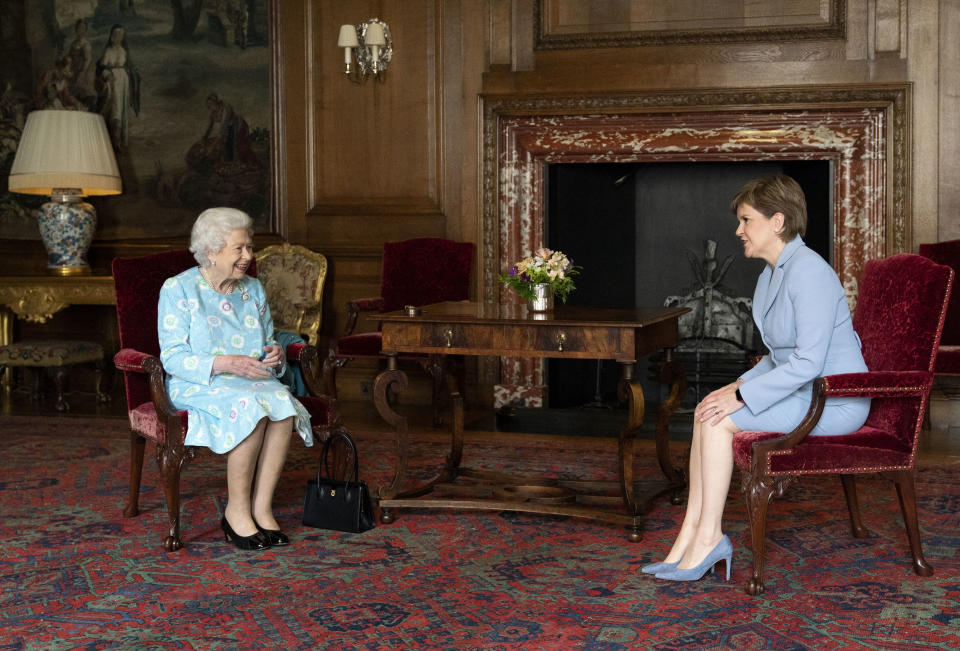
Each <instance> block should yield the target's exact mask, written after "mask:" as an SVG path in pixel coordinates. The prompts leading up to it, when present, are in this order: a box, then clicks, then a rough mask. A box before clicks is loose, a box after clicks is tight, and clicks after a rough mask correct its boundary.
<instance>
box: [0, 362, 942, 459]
mask: <svg viewBox="0 0 960 651" xmlns="http://www.w3.org/2000/svg"><path fill="white" fill-rule="evenodd" d="M947 380H953V378H948V379H947ZM956 380H957V382H952V381H947V382H940V381H939V380H938V385H937V387H936V389H935V391H934V393H933V395H932V396H931V401H930V410H929V411H930V421H931V424H932V427H931V428H930V429H926V430H924V431H923V432H922V433H921V439H920V457H921V458H924V457H928V456H929V457H935V458H943V457H950V458H956V459H957V460H958V462H960V378H956ZM112 395H113V400H112V402H110V403H106V404H100V403H97V401H96V400H95V399H94V397H93V395H92V393H87V392H80V391H75V392H71V393H70V394H68V396H67V398H68V401H69V402H70V405H71V408H70V411H68V412H57V411H56V410H55V409H54V406H53V405H54V399H53V398H52V397H49V396H48V397H46V398H45V399H43V400H40V401H35V400H31V398H30V396H29V395H28V394H27V393H26V392H25V391H22V390H16V391H12V390H10V389H9V388H6V387H4V388H2V389H0V399H2V404H0V415H7V414H10V415H18V416H38V417H47V416H68V417H76V418H91V417H94V418H117V419H124V420H125V419H126V418H127V411H126V404H125V403H126V401H125V398H124V394H123V390H122V388H121V387H119V386H115V387H114V390H113V392H112ZM402 411H403V413H404V414H405V415H407V417H408V418H409V428H410V431H411V432H416V433H420V434H423V435H427V436H431V437H432V436H436V437H438V438H445V436H446V430H444V429H440V430H438V429H435V428H433V427H432V426H431V425H430V410H429V409H418V408H415V407H406V408H403V410H402ZM341 412H342V414H343V420H344V423H345V424H346V425H347V427H348V428H355V429H363V430H371V429H374V430H375V429H378V428H382V429H384V430H388V429H389V428H388V426H387V425H386V424H385V423H384V422H383V420H382V419H381V418H380V416H379V414H377V412H376V409H374V406H373V403H372V401H370V402H366V401H362V402H360V401H357V402H352V401H347V402H342V403H341ZM647 420H648V421H650V420H652V419H651V418H649V417H648V419H647ZM464 422H465V428H466V430H467V431H468V436H470V437H475V438H498V439H500V438H509V437H513V436H531V434H513V433H509V432H498V431H497V426H496V418H495V415H494V414H493V413H492V411H491V410H489V409H477V408H473V409H468V411H467V413H466V415H465V418H464ZM674 422H676V423H677V426H676V427H675V428H674V429H676V430H677V431H680V432H682V431H683V429H684V428H685V427H689V425H688V424H685V422H684V416H675V421H674ZM651 426H652V425H651ZM688 431H689V430H688ZM543 434H549V432H543ZM611 436H615V431H611ZM673 438H674V440H675V438H676V437H673Z"/></svg>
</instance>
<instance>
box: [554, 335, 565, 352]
mask: <svg viewBox="0 0 960 651" xmlns="http://www.w3.org/2000/svg"><path fill="white" fill-rule="evenodd" d="M556 341H557V352H558V353H562V352H563V345H564V344H565V343H567V333H565V332H558V333H557V337H556Z"/></svg>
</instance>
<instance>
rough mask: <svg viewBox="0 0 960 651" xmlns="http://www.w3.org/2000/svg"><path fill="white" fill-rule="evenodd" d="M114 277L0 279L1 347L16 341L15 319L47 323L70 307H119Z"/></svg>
mask: <svg viewBox="0 0 960 651" xmlns="http://www.w3.org/2000/svg"><path fill="white" fill-rule="evenodd" d="M116 304H117V298H116V294H115V292H114V289H113V276H110V275H93V276H43V275H31V276H2V277H0V345H6V344H9V343H11V342H12V341H13V319H14V318H20V319H23V320H24V321H29V322H31V323H45V322H46V321H47V319H49V318H50V317H52V316H53V315H54V314H56V313H57V312H59V311H60V310H62V309H64V308H66V307H69V306H70V305H116Z"/></svg>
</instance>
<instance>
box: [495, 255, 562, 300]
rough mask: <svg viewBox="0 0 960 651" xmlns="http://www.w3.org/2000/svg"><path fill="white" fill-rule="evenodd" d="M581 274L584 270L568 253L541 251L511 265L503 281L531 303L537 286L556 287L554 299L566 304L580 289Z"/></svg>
mask: <svg viewBox="0 0 960 651" xmlns="http://www.w3.org/2000/svg"><path fill="white" fill-rule="evenodd" d="M579 273H580V267H575V266H574V265H573V260H571V259H570V258H568V257H567V256H566V255H565V254H564V253H561V252H560V251H551V250H550V249H547V248H539V249H537V251H536V252H535V253H534V254H533V255H532V256H530V257H529V258H524V259H523V260H521V261H520V262H518V263H516V264H514V265H511V266H510V268H509V269H507V273H506V274H500V276H499V280H500V282H502V283H504V284H505V285H507V286H509V287H512V288H513V289H514V290H515V291H516V292H517V293H518V294H520V296H522V297H523V298H525V299H527V300H528V301H532V300H533V298H534V292H533V286H534V285H539V284H541V283H546V284H548V285H550V286H551V287H552V288H553V294H554V296H556V297H557V298H559V299H560V300H561V301H563V302H564V303H566V302H567V295H568V294H569V293H570V292H572V291H573V290H574V289H576V286H575V285H574V284H573V277H574V276H576V275H577V274H579Z"/></svg>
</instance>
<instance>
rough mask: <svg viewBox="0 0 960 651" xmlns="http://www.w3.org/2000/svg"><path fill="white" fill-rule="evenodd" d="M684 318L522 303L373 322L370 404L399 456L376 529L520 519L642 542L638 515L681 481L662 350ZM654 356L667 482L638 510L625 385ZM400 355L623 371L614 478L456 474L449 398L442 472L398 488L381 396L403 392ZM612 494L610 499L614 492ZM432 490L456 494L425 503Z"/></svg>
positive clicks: (401, 433)
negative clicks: (578, 520) (404, 517)
mask: <svg viewBox="0 0 960 651" xmlns="http://www.w3.org/2000/svg"><path fill="white" fill-rule="evenodd" d="M687 311H688V308H663V307H655V308H637V309H631V310H621V309H609V308H584V307H565V306H564V307H558V308H557V309H556V311H555V312H550V313H533V312H529V311H528V310H527V307H526V306H525V305H496V304H488V303H468V302H461V303H438V304H435V305H428V306H425V307H423V308H422V310H421V313H420V314H418V315H417V316H409V315H407V313H406V312H405V311H402V310H401V311H396V312H387V313H384V314H378V315H375V316H372V317H371V318H374V319H376V320H379V321H380V325H381V332H382V335H383V347H382V350H383V354H384V355H386V356H387V369H386V370H385V371H383V372H382V373H380V375H378V376H377V379H376V382H375V384H374V403H375V404H376V407H377V411H379V413H380V415H381V416H382V417H383V419H384V420H386V421H387V422H388V423H389V424H391V425H392V426H393V427H394V429H395V430H396V435H397V448H398V450H397V451H398V460H397V467H396V470H395V473H394V477H393V480H392V482H391V483H390V485H389V486H383V487H381V488H380V490H379V496H380V507H381V516H380V519H381V521H382V522H384V523H390V522H393V520H394V518H395V515H394V509H395V508H398V507H408V508H458V509H481V510H495V511H523V512H528V513H546V514H555V515H568V516H575V517H584V518H590V519H595V520H601V521H605V522H612V523H616V524H623V525H626V526H627V527H628V528H629V535H628V538H629V539H630V540H631V541H634V542H636V541H639V540H641V539H642V538H643V533H642V519H643V513H644V512H645V511H646V510H649V507H650V505H651V504H652V502H653V500H654V499H655V498H656V497H657V496H659V495H662V494H663V493H664V492H671V493H672V496H673V500H674V502H677V501H678V499H679V492H680V489H681V488H682V487H683V485H684V481H683V477H682V474H681V473H680V472H679V471H678V470H677V469H676V468H674V467H673V463H672V460H671V457H670V453H669V429H668V428H669V419H670V415H671V414H672V413H673V412H674V411H675V410H676V408H677V406H678V405H679V403H680V399H681V398H682V396H683V393H684V392H685V391H686V380H685V377H684V373H683V370H682V369H681V368H680V366H679V364H678V363H677V362H675V361H673V359H672V356H671V351H672V348H673V346H675V345H676V344H677V338H678V329H677V319H678V318H679V317H680V315H681V314H684V313H685V312H687ZM658 350H663V351H665V355H664V360H665V361H664V363H663V365H662V366H661V369H660V381H661V382H663V383H666V384H668V385H670V387H671V391H670V396H669V398H668V399H667V400H666V401H665V402H664V403H663V405H661V407H660V410H659V413H658V419H657V430H656V450H657V459H658V461H659V464H660V469H661V471H662V472H663V475H664V478H665V480H666V481H665V483H664V484H663V486H662V487H661V488H660V490H658V491H657V492H656V493H655V494H654V495H652V496H650V497H649V498H648V499H647V500H646V502H645V503H643V504H641V502H640V500H639V498H638V491H637V486H636V482H635V481H634V479H633V439H634V436H635V435H636V432H637V431H638V430H639V428H640V425H641V424H642V421H643V413H644V401H643V391H642V389H641V387H640V385H639V384H638V383H635V382H634V381H633V371H634V365H635V364H636V362H637V360H638V359H639V358H640V357H642V356H644V355H647V354H649V353H652V352H654V351H658ZM405 353H425V354H427V355H431V356H444V355H483V356H503V357H557V358H580V359H613V360H616V361H617V362H619V363H620V365H621V369H622V377H621V380H620V384H619V387H618V392H619V395H620V398H621V400H623V401H625V402H627V404H628V411H627V423H626V425H625V426H624V427H623V428H621V430H620V434H619V445H618V455H617V456H618V476H619V480H618V481H617V482H600V481H565V480H564V481H560V480H557V479H554V478H531V477H529V476H527V477H522V478H517V477H510V476H507V475H505V474H503V473H499V472H495V471H487V470H477V469H472V468H467V467H461V465H460V462H461V457H462V450H463V400H462V397H461V396H460V395H459V394H457V393H454V394H453V400H452V403H453V419H452V420H453V422H452V436H451V447H450V454H449V456H447V459H446V462H445V464H444V467H443V468H442V469H441V470H440V471H439V472H438V474H437V475H436V476H435V477H434V478H433V479H431V480H429V481H427V482H426V483H424V484H421V485H419V486H416V487H414V488H411V489H405V490H401V489H402V487H403V485H404V483H405V481H406V479H407V477H406V475H407V462H408V454H409V439H408V436H407V419H406V418H405V417H404V416H401V415H400V414H398V413H396V412H395V411H394V410H393V409H392V408H391V406H390V404H389V403H388V401H387V391H388V389H389V390H390V391H392V392H393V393H399V392H401V391H403V389H404V388H405V387H406V385H407V377H406V375H405V374H404V372H403V371H402V370H400V369H399V368H398V366H397V356H398V355H400V354H405ZM438 359H442V358H438ZM458 477H462V478H465V479H468V480H472V481H471V483H469V484H468V485H466V486H464V485H463V483H462V482H461V483H459V484H457V485H454V480H455V479H457V478H458ZM617 487H619V497H618V496H617V495H616V494H615V489H616V488H617ZM439 488H447V489H451V490H452V492H455V493H458V494H457V495H454V496H452V497H433V496H431V493H433V492H434V490H435V489H439ZM611 488H613V489H614V494H611V490H610V489H611Z"/></svg>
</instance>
